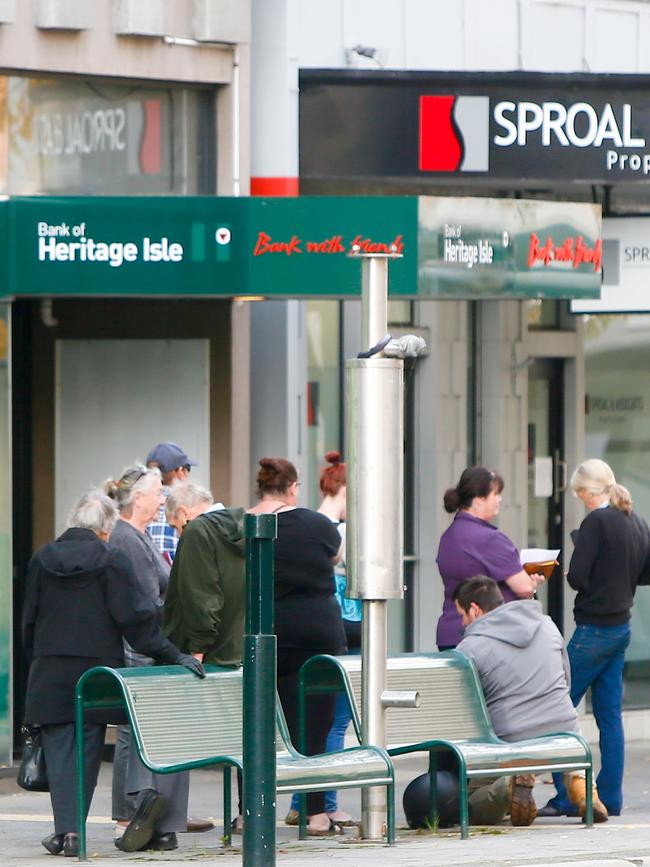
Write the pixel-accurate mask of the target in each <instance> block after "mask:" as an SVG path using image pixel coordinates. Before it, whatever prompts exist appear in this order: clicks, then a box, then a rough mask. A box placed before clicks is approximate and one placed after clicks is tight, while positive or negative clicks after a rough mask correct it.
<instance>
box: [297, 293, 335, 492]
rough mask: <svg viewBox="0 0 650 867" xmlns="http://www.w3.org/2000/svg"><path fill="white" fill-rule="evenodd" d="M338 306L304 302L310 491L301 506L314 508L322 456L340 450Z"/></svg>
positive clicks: (331, 303) (328, 303) (321, 302)
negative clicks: (305, 314) (305, 309)
mask: <svg viewBox="0 0 650 867" xmlns="http://www.w3.org/2000/svg"><path fill="white" fill-rule="evenodd" d="M340 317H341V303H340V302H339V301H308V302H307V347H308V348H307V351H308V366H309V371H308V381H307V430H308V442H309V452H308V454H309V468H310V472H309V474H308V476H309V490H308V491H306V492H305V494H306V496H305V497H304V504H305V505H309V506H310V507H312V508H317V507H318V504H319V503H320V500H321V492H320V488H319V486H318V481H319V475H320V470H321V467H323V466H324V465H325V455H326V453H327V452H330V451H339V452H341V453H342V451H343V443H342V433H341V395H342V391H341V389H342V378H341V377H342V372H341V339H340Z"/></svg>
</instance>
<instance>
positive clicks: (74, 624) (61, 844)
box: [22, 490, 202, 857]
mask: <svg viewBox="0 0 650 867" xmlns="http://www.w3.org/2000/svg"><path fill="white" fill-rule="evenodd" d="M116 520H117V513H116V510H115V506H114V505H113V502H112V501H111V500H110V499H109V498H108V497H106V496H105V495H104V493H103V492H102V491H100V490H93V491H90V492H89V493H87V494H85V495H84V496H83V497H82V498H81V499H80V500H79V502H78V503H77V504H76V506H75V507H74V509H73V510H72V513H71V515H70V518H69V521H68V529H67V530H66V532H65V533H63V535H62V536H60V537H59V538H58V539H56V541H54V542H49V543H48V544H47V545H44V546H43V547H42V548H40V549H39V550H38V551H37V552H36V553H35V554H34V556H33V557H32V559H31V561H30V564H29V568H28V574H27V582H26V590H25V605H24V610H23V622H22V637H23V646H24V648H25V653H26V656H27V658H28V661H29V663H30V668H29V677H28V681H27V694H26V700H25V722H26V723H28V724H31V725H38V726H40V727H41V732H42V740H43V748H44V751H45V761H46V764H47V771H48V779H49V785H50V798H51V801H52V812H53V814H54V834H52V835H50V836H49V837H46V838H45V839H44V840H43V841H42V842H43V846H44V847H45V848H46V849H47V851H48V852H50V853H51V854H52V855H58V854H59V853H60V852H63V853H64V855H67V856H71V857H73V856H76V855H77V854H78V843H77V833H76V829H77V800H76V797H75V770H74V769H75V764H76V762H75V746H74V717H75V714H74V695H75V686H76V683H77V681H78V680H79V678H80V677H81V675H82V674H83V673H84V672H85V671H87V670H88V669H89V668H93V667H94V666H96V665H106V666H110V667H112V668H120V667H122V666H123V665H124V647H123V640H124V639H126V640H128V641H129V642H130V644H131V645H132V646H133V647H136V648H137V649H138V650H139V651H140V652H141V653H147V654H150V655H151V656H154V657H156V659H159V660H160V661H162V662H166V663H171V664H173V663H178V664H181V665H186V666H187V667H188V668H191V669H192V670H193V671H194V672H195V673H197V674H198V673H201V672H202V669H201V667H200V666H199V667H198V668H197V666H196V660H195V659H194V658H193V657H189V656H185V655H183V654H181V652H180V651H179V650H178V648H177V647H176V646H175V645H174V644H172V642H171V641H169V640H168V639H166V638H164V637H163V635H162V633H161V631H160V625H159V620H158V616H157V612H156V611H155V610H154V609H153V607H151V606H150V607H149V608H147V607H146V606H143V604H142V601H141V599H140V598H139V593H138V590H137V582H136V577H135V574H134V572H133V568H132V566H131V563H130V561H129V559H128V558H127V557H126V556H125V555H124V554H123V553H122V552H121V551H119V550H118V549H116V548H110V547H109V546H108V545H107V540H108V536H109V533H110V532H111V530H112V529H113V527H114V525H115V522H116ZM110 721H111V720H110V719H108V718H106V719H104V720H102V721H101V722H97V721H95V720H90V719H89V720H87V721H86V723H85V732H84V734H85V751H86V777H85V781H84V782H85V795H86V804H87V805H88V806H90V802H91V799H92V796H93V792H94V790H95V786H96V784H97V774H98V772H99V766H100V764H101V758H102V751H103V748H104V734H105V731H106V722H110Z"/></svg>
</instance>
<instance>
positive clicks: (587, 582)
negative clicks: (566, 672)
mask: <svg viewBox="0 0 650 867" xmlns="http://www.w3.org/2000/svg"><path fill="white" fill-rule="evenodd" d="M649 537H650V531H649V530H648V525H647V524H646V522H645V521H644V520H643V518H640V517H639V516H638V515H636V514H635V513H634V512H632V513H631V514H629V515H628V514H626V513H625V512H622V511H621V510H620V509H615V508H614V507H613V506H607V507H605V508H602V509H594V510H593V511H592V512H589V514H588V515H587V517H586V518H585V519H584V521H583V522H582V524H581V525H580V531H579V532H578V534H577V536H576V538H575V540H574V541H575V550H574V552H573V556H572V557H571V563H570V564H569V573H568V575H567V579H568V582H569V584H570V585H571V587H573V589H574V590H577V591H578V595H577V596H576V600H575V605H574V609H573V610H574V615H575V621H576V623H583V624H591V625H593V626H618V625H620V624H621V623H625V622H626V621H627V620H629V619H630V609H631V608H632V605H633V603H634V592H635V590H636V587H637V584H647V583H648V575H647V570H648V558H649V556H650V553H649V552H650V538H649Z"/></svg>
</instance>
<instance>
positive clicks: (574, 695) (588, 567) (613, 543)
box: [539, 459, 650, 816]
mask: <svg viewBox="0 0 650 867" xmlns="http://www.w3.org/2000/svg"><path fill="white" fill-rule="evenodd" d="M571 487H572V489H573V492H574V494H575V496H576V497H578V499H580V500H582V502H583V503H584V504H585V506H586V507H587V509H588V510H589V514H588V515H587V517H586V518H585V519H584V521H583V522H582V524H581V525H580V530H579V531H578V533H577V536H576V538H575V549H574V552H573V556H572V557H571V563H570V564H569V572H568V575H567V580H568V582H569V585H570V586H571V587H572V588H573V589H574V590H577V596H576V600H575V605H574V609H573V610H574V616H575V621H576V628H575V632H574V633H573V636H572V638H571V641H570V642H569V644H568V647H567V650H568V653H569V660H570V663H571V700H572V701H573V704H574V705H578V704H579V703H580V701H581V700H582V697H583V696H584V694H585V693H586V692H587V690H588V689H591V702H592V707H593V711H594V717H595V719H596V723H597V725H598V729H599V732H600V754H601V769H600V773H599V774H598V777H597V780H596V783H597V786H598V792H599V794H600V798H601V800H602V801H603V803H604V804H605V806H606V807H607V811H608V813H609V815H610V816H619V815H620V813H621V810H622V808H623V768H624V764H625V738H624V735H623V719H622V705H623V665H624V663H625V651H626V650H627V647H628V645H629V643H630V617H631V613H630V612H631V608H632V605H633V604H634V593H635V590H636V588H637V585H638V584H647V583H648V574H647V571H648V559H649V552H650V541H649V537H650V530H648V525H647V524H646V522H645V521H644V520H643V518H640V517H639V516H638V515H636V514H635V513H634V512H633V511H632V499H631V497H630V493H629V491H628V490H627V489H626V488H624V487H623V486H622V485H619V484H617V482H616V479H615V478H614V473H613V472H612V469H611V467H610V466H609V465H608V464H606V463H605V462H604V461H601V460H597V459H592V460H587V461H584V463H582V464H580V466H579V467H578V469H577V470H576V471H575V473H574V474H573V478H572V479H571ZM555 783H556V787H557V790H558V794H557V796H556V797H555V798H552V799H551V800H550V801H549V802H548V804H547V805H546V806H545V807H543V808H542V809H541V810H540V812H539V815H540V816H570V815H574V811H573V808H572V806H571V804H570V803H569V800H568V798H567V795H566V790H565V788H564V786H563V784H562V780H561V779H560V778H559V777H558V778H557V779H556V781H555Z"/></svg>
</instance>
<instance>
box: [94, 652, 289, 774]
mask: <svg viewBox="0 0 650 867" xmlns="http://www.w3.org/2000/svg"><path fill="white" fill-rule="evenodd" d="M206 670H207V676H206V677H205V678H204V679H202V680H200V679H199V678H197V677H196V676H195V675H193V674H192V673H191V672H189V671H187V670H186V669H183V668H181V667H180V666H157V667H143V668H118V669H109V668H95V669H92V670H91V671H90V672H86V674H85V675H84V677H83V678H82V679H81V681H80V684H81V683H82V682H83V681H84V679H85V681H86V683H85V686H84V690H83V693H84V697H85V704H86V706H87V707H108V706H117V705H119V704H122V703H123V704H124V705H125V706H126V707H127V709H128V712H129V716H130V720H131V722H132V724H133V729H134V732H135V737H136V741H137V743H138V748H139V750H140V753H141V755H142V757H143V758H144V759H145V760H146V762H148V763H149V764H151V765H154V766H155V767H169V766H170V765H178V764H189V765H194V766H196V765H198V764H200V763H201V762H207V761H209V760H211V759H214V757H215V756H228V757H231V758H234V759H236V760H238V761H240V760H241V756H242V670H241V669H240V668H239V669H224V668H217V667H216V666H206ZM276 746H277V749H278V750H280V751H282V750H285V749H286V747H285V745H284V740H283V738H282V733H281V727H280V725H278V727H277V732H276Z"/></svg>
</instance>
